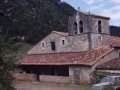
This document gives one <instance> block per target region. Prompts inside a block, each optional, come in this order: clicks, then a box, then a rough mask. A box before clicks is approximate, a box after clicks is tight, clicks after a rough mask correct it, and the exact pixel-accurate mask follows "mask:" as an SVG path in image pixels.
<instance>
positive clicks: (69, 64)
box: [13, 10, 120, 84]
mask: <svg viewBox="0 0 120 90" xmlns="http://www.w3.org/2000/svg"><path fill="white" fill-rule="evenodd" d="M109 19H110V18H109V17H105V16H100V15H96V14H92V13H90V12H84V11H81V10H78V11H77V12H76V13H75V14H74V15H73V16H72V17H71V18H69V20H68V32H58V31H52V32H51V33H50V34H49V35H47V36H46V37H45V38H44V39H42V40H41V41H40V42H38V43H37V44H36V45H35V46H34V47H33V48H31V49H30V50H29V51H28V53H27V55H26V56H25V57H23V58H22V59H21V60H18V61H17V62H16V64H18V65H19V68H20V70H19V72H20V73H15V74H14V75H13V76H14V77H15V78H16V79H19V80H31V81H36V80H38V81H40V82H54V83H70V84H80V83H90V82H91V74H92V72H93V71H94V70H95V69H96V67H97V66H99V65H101V64H104V63H106V62H108V61H110V60H112V59H115V58H119V57H120V54H119V53H120V51H119V47H120V44H118V43H120V38H118V37H110V32H109ZM116 38H118V40H117V41H116ZM116 45H117V46H116Z"/></svg>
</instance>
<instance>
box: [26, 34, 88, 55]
mask: <svg viewBox="0 0 120 90" xmlns="http://www.w3.org/2000/svg"><path fill="white" fill-rule="evenodd" d="M62 40H64V41H65V45H63V44H62ZM51 41H55V44H56V50H55V51H52V50H51V43H50V42H51ZM42 43H44V47H43V46H42ZM87 50H88V35H87V34H82V35H76V36H69V37H63V36H61V35H58V34H55V33H52V34H50V35H49V36H47V37H46V38H45V39H43V40H42V41H41V42H39V43H38V44H37V45H36V46H35V47H33V48H32V49H31V50H29V51H28V54H43V53H59V52H79V51H87Z"/></svg>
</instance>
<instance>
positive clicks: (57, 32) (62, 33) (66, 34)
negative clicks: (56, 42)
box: [52, 31, 68, 37]
mask: <svg viewBox="0 0 120 90" xmlns="http://www.w3.org/2000/svg"><path fill="white" fill-rule="evenodd" d="M52 32H54V33H56V34H59V35H62V36H65V37H68V33H66V32H59V31H52Z"/></svg>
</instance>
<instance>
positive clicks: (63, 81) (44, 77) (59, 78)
mask: <svg viewBox="0 0 120 90" xmlns="http://www.w3.org/2000/svg"><path fill="white" fill-rule="evenodd" d="M69 80H70V78H69V77H64V76H50V75H40V82H50V83H61V84H69V83H70V81H69Z"/></svg>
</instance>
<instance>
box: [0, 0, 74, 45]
mask: <svg viewBox="0 0 120 90" xmlns="http://www.w3.org/2000/svg"><path fill="white" fill-rule="evenodd" d="M0 2H1V3H0V9H1V10H3V11H4V13H5V15H6V16H5V17H2V18H1V21H2V23H1V25H2V26H3V28H2V29H3V32H2V33H3V34H5V35H7V37H18V36H25V37H26V39H27V42H35V43H36V42H38V41H39V40H40V39H42V38H43V37H44V36H46V35H47V34H48V33H50V32H51V31H52V30H57V31H59V30H61V31H67V23H68V22H67V21H68V17H69V16H71V15H73V14H74V12H75V11H76V10H75V9H74V8H73V7H71V6H70V5H69V4H67V3H65V2H61V1H60V0H6V1H5V0H1V1H0Z"/></svg>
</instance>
